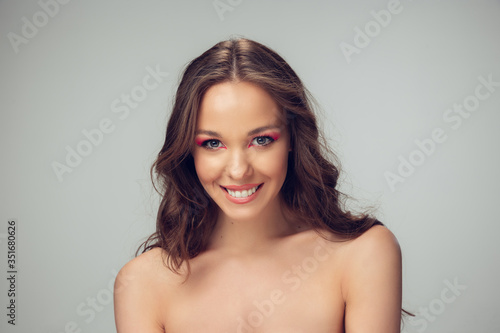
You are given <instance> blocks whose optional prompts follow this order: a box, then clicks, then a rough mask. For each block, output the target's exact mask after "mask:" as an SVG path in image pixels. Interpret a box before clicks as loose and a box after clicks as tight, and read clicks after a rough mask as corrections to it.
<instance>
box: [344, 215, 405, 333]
mask: <svg viewBox="0 0 500 333" xmlns="http://www.w3.org/2000/svg"><path fill="white" fill-rule="evenodd" d="M344 255H345V256H346V257H345V258H344V259H346V260H344V262H345V270H344V276H343V283H342V291H343V295H344V301H345V304H346V329H347V328H349V329H350V331H353V332H358V331H359V332H363V331H367V330H371V331H372V332H399V329H400V326H399V325H400V320H401V297H402V277H401V274H402V263H401V248H400V245H399V242H398V240H397V239H396V237H395V236H394V234H393V233H392V232H391V231H390V230H389V229H388V228H386V227H384V226H380V225H376V226H373V227H371V228H370V229H369V230H367V231H366V232H365V233H363V234H362V235H361V236H359V237H358V238H356V239H354V240H352V241H349V243H348V244H346V251H345V252H344ZM361 318H365V319H370V320H361ZM367 323H371V324H370V325H372V326H374V327H377V329H376V330H375V331H374V330H373V327H372V328H370V327H371V326H370V325H368V324H367Z"/></svg>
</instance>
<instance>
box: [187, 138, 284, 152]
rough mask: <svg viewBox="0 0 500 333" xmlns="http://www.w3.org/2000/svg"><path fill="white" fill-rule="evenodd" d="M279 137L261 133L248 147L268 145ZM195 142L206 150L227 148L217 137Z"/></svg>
mask: <svg viewBox="0 0 500 333" xmlns="http://www.w3.org/2000/svg"><path fill="white" fill-rule="evenodd" d="M278 139H279V135H278V134H273V135H261V136H257V137H255V138H253V139H252V141H251V142H250V144H249V145H248V147H252V146H256V147H264V146H267V145H270V144H271V143H273V142H275V141H276V140H278ZM196 144H197V145H198V146H200V147H202V148H205V149H208V150H217V149H227V147H226V146H224V144H223V143H222V142H221V141H220V140H218V139H208V140H200V139H199V140H196Z"/></svg>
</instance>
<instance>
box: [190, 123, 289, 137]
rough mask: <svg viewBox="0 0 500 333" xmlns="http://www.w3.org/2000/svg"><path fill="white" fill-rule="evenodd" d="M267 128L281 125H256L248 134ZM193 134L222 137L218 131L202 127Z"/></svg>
mask: <svg viewBox="0 0 500 333" xmlns="http://www.w3.org/2000/svg"><path fill="white" fill-rule="evenodd" d="M269 129H281V126H278V125H268V126H261V127H257V128H255V129H253V130H251V131H250V132H248V136H251V135H254V134H257V133H260V132H263V131H267V130H269ZM195 134H196V135H198V134H206V135H209V136H215V137H218V138H220V137H222V135H220V134H219V133H217V132H215V131H208V130H203V129H199V130H196V132H195Z"/></svg>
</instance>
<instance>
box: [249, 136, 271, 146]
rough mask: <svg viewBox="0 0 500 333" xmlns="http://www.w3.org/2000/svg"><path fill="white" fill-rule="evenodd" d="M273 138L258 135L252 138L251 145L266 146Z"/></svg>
mask: <svg viewBox="0 0 500 333" xmlns="http://www.w3.org/2000/svg"><path fill="white" fill-rule="evenodd" d="M274 141H275V140H274V139H273V138H271V137H270V136H258V137H256V138H254V139H253V140H252V145H255V146H266V145H268V144H270V143H272V142H274Z"/></svg>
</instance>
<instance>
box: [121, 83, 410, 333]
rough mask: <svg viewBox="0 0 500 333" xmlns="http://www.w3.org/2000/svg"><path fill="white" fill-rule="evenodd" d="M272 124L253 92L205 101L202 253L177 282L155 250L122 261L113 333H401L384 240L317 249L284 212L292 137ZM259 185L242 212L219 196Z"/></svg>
mask: <svg viewBox="0 0 500 333" xmlns="http://www.w3.org/2000/svg"><path fill="white" fill-rule="evenodd" d="M279 115H280V113H279V109H278V106H277V105H276V103H275V102H274V100H273V99H272V98H271V96H270V95H269V94H267V92H265V91H264V90H262V89H261V88H259V87H257V86H255V85H253V84H251V83H247V82H226V83H221V84H217V85H215V86H213V87H211V88H210V89H209V90H208V91H207V92H206V94H205V96H204V98H203V100H202V105H201V108H200V113H199V117H198V119H197V133H198V134H197V137H196V140H195V141H196V142H194V143H193V150H192V154H193V157H194V162H195V167H196V172H197V175H198V178H199V180H200V182H201V183H202V185H203V187H204V188H205V190H206V191H207V193H208V194H209V195H210V196H211V198H212V199H213V200H214V201H215V203H216V204H217V205H218V207H219V218H218V220H217V223H216V226H215V228H214V230H213V232H212V235H211V238H210V243H209V246H208V248H207V250H206V251H204V252H203V253H201V254H200V255H198V256H197V257H195V258H193V259H191V260H190V264H191V275H190V277H189V279H188V280H187V281H185V282H184V283H183V281H184V275H183V274H181V275H177V274H174V273H172V272H171V271H170V270H169V269H167V268H166V267H165V266H164V265H163V262H162V251H163V250H161V249H159V248H156V249H153V250H150V251H148V252H146V253H144V254H141V255H140V256H138V257H136V258H134V259H133V260H131V261H130V262H128V263H127V264H126V265H125V266H124V267H123V268H122V269H121V270H120V272H119V274H118V276H117V278H116V282H115V319H116V326H117V330H118V333H142V332H144V333H146V332H147V333H160V332H161V333H164V332H167V333H184V332H186V333H196V332H204V333H210V332H214V333H221V332H222V333H224V332H228V333H229V332H235V333H237V332H273V333H280V332H286V333H293V332H295V333H298V332H304V333H311V332H314V333H323V332H324V333H340V332H347V333H365V332H370V333H395V332H400V320H401V289H402V283H401V274H402V273H401V250H400V247H399V244H398V241H397V239H396V238H395V237H394V235H393V234H392V233H391V232H390V231H389V230H388V229H387V228H385V227H383V226H374V227H372V228H371V229H370V230H368V231H366V232H365V233H364V234H363V235H361V236H360V237H358V238H356V239H354V240H350V241H345V242H340V241H339V240H338V239H336V238H335V236H334V235H332V234H330V233H328V232H324V234H325V235H326V236H327V237H328V238H329V239H330V240H331V241H326V240H324V239H323V238H321V237H319V236H318V234H317V233H316V232H315V231H314V230H311V229H308V228H307V227H306V226H305V225H303V224H301V221H298V220H294V219H293V218H290V217H286V216H285V215H284V214H283V212H282V209H281V197H280V192H279V191H280V188H281V185H282V184H283V181H284V179H285V176H286V168H287V156H288V153H289V151H290V144H289V142H290V137H289V133H288V131H287V128H286V126H283V123H282V122H281V121H280V120H281V119H280V116H279ZM263 128H265V129H263ZM259 129H260V130H259ZM214 132H215V133H214ZM214 134H215V135H214ZM261 183H263V185H262V187H261V188H260V189H259V190H258V191H257V192H256V193H255V194H257V195H256V196H255V198H254V199H253V200H251V201H250V202H248V203H244V204H238V203H234V202H231V201H230V200H228V199H227V197H226V193H225V192H224V191H225V190H224V189H223V188H221V186H225V185H226V186H229V185H244V184H261ZM184 271H185V270H184Z"/></svg>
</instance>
